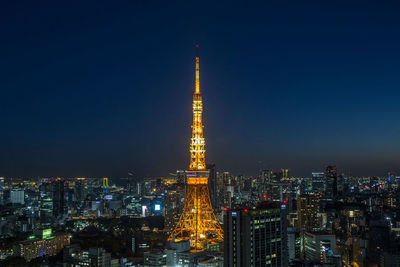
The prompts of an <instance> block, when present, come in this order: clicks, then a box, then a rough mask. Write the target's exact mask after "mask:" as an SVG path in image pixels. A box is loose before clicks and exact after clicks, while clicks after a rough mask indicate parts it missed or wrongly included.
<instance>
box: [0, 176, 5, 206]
mask: <svg viewBox="0 0 400 267" xmlns="http://www.w3.org/2000/svg"><path fill="white" fill-rule="evenodd" d="M3 204H4V177H0V205H3Z"/></svg>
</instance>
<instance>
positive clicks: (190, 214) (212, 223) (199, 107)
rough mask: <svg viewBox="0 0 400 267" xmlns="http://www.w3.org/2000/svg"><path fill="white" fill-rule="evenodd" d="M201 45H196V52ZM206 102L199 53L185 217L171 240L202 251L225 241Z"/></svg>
mask: <svg viewBox="0 0 400 267" xmlns="http://www.w3.org/2000/svg"><path fill="white" fill-rule="evenodd" d="M197 50H198V45H196V52H197ZM202 119H203V101H202V96H201V93H200V69H199V56H198V53H196V83H195V91H194V94H193V125H192V138H191V143H190V165H189V170H188V171H187V172H186V174H187V182H186V184H187V189H186V196H185V206H184V208H183V210H182V214H181V217H180V219H179V221H178V223H177V225H176V226H175V229H174V230H173V231H172V233H171V235H170V236H169V238H168V240H170V241H175V242H178V241H182V240H190V245H191V247H192V248H193V249H194V250H196V251H198V250H203V249H204V248H205V247H206V245H207V244H217V243H221V242H223V240H224V236H223V231H222V228H221V225H220V223H219V221H218V220H217V218H216V217H215V214H214V211H213V209H212V206H211V201H210V195H209V191H208V171H207V169H206V159H205V152H206V151H205V148H204V147H205V139H204V136H203V128H204V126H203V121H202Z"/></svg>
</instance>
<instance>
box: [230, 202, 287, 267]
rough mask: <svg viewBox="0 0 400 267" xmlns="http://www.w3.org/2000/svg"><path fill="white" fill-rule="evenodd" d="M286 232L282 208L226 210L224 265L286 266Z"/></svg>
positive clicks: (273, 205) (275, 205)
mask: <svg viewBox="0 0 400 267" xmlns="http://www.w3.org/2000/svg"><path fill="white" fill-rule="evenodd" d="M286 230H287V226H286V209H285V205H280V204H278V203H276V202H263V203H260V205H259V206H258V207H257V208H256V209H250V208H243V209H229V210H226V211H225V215H224V234H225V236H224V266H226V267H231V266H232V267H233V266H282V267H283V266H288V255H287V233H286Z"/></svg>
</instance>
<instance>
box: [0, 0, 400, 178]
mask: <svg viewBox="0 0 400 267" xmlns="http://www.w3.org/2000/svg"><path fill="white" fill-rule="evenodd" d="M172 2H173V1H104V2H103V1H96V2H94V1H93V2H91V1H2V2H1V4H0V68H1V69H0V89H1V90H0V91H1V105H0V114H1V115H0V123H1V124H0V125H1V131H0V149H1V151H0V176H11V177H15V176H22V177H37V176H45V177H49V176H64V177H69V176H90V177H92V176H98V177H102V176H110V177H126V176H127V173H128V172H133V173H134V174H135V175H137V176H139V177H144V176H146V177H148V176H163V175H167V174H168V173H169V172H174V171H175V170H177V169H186V168H187V166H188V164H189V150H188V149H189V141H190V135H191V128H190V125H191V120H192V114H191V105H192V103H191V101H192V93H193V90H194V56H195V48H194V47H195V44H196V43H199V45H200V79H201V91H202V93H203V101H204V108H205V111H204V124H205V137H206V150H207V151H206V160H207V162H214V163H215V164H216V165H217V168H218V170H219V171H231V172H232V173H235V174H245V175H257V173H258V171H259V170H260V169H261V168H273V169H278V168H290V169H291V172H292V174H295V175H310V173H311V172H312V171H321V170H323V168H324V166H325V165H327V164H336V165H338V169H339V170H341V171H344V172H345V173H347V174H351V175H385V173H386V172H387V171H395V172H397V173H400V168H399V167H400V166H399V162H400V138H399V136H400V110H399V99H400V16H399V13H400V6H399V4H396V2H398V1H315V2H310V1H260V2H253V3H248V4H245V2H250V1H238V2H236V3H235V2H231V1H226V2H223V1H211V2H208V3H206V2H205V1H197V2H192V3H187V1H182V2H174V3H172Z"/></svg>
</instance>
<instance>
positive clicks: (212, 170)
mask: <svg viewBox="0 0 400 267" xmlns="http://www.w3.org/2000/svg"><path fill="white" fill-rule="evenodd" d="M207 170H208V172H209V176H208V189H209V191H210V200H211V205H212V207H213V209H214V210H216V209H219V200H218V188H217V168H216V167H215V164H208V165H207Z"/></svg>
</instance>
